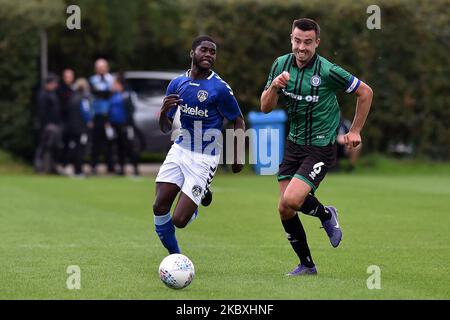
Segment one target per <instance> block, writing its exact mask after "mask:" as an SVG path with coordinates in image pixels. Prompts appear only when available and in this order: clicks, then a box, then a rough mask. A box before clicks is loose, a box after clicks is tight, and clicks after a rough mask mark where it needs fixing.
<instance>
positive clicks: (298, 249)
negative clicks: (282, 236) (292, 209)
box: [281, 214, 314, 268]
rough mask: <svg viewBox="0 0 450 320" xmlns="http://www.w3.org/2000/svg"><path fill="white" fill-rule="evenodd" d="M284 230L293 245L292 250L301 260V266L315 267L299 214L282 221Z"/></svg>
mask: <svg viewBox="0 0 450 320" xmlns="http://www.w3.org/2000/svg"><path fill="white" fill-rule="evenodd" d="M281 222H282V223H283V227H284V230H285V231H286V233H287V234H288V240H289V242H290V243H291V246H292V249H294V251H295V253H296V254H297V256H298V257H299V259H300V262H301V264H303V265H305V266H307V267H308V268H311V267H314V262H313V260H312V257H311V253H310V252H309V247H308V242H307V241H306V233H305V229H303V225H302V223H301V222H300V219H299V217H298V215H297V214H295V216H294V217H292V218H290V219H288V220H281Z"/></svg>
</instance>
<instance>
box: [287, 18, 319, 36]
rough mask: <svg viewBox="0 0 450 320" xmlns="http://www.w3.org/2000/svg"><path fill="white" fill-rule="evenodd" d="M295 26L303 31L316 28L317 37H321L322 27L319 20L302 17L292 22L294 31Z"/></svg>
mask: <svg viewBox="0 0 450 320" xmlns="http://www.w3.org/2000/svg"><path fill="white" fill-rule="evenodd" d="M295 28H298V29H300V30H303V31H309V30H314V31H315V32H316V39H319V38H320V27H319V25H318V24H317V22H315V21H314V20H312V19H308V18H301V19H297V20H294V22H293V23H292V31H294V29H295Z"/></svg>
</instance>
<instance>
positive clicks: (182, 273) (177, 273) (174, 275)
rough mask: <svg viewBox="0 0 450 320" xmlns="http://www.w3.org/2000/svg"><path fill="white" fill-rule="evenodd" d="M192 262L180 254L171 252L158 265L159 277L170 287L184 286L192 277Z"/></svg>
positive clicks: (193, 273) (179, 287)
mask: <svg viewBox="0 0 450 320" xmlns="http://www.w3.org/2000/svg"><path fill="white" fill-rule="evenodd" d="M194 276H195V269H194V264H193V263H192V261H191V260H189V258H188V257H186V256H185V255H182V254H178V253H174V254H171V255H169V256H167V257H165V258H164V259H163V261H161V264H160V265H159V278H160V279H161V281H162V282H163V283H164V284H165V285H166V286H168V287H169V288H172V289H183V288H186V287H187V286H188V285H189V284H190V283H191V282H192V279H194Z"/></svg>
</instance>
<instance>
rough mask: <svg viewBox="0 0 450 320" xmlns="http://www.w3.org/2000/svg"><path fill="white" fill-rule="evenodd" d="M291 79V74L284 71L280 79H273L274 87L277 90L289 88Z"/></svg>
mask: <svg viewBox="0 0 450 320" xmlns="http://www.w3.org/2000/svg"><path fill="white" fill-rule="evenodd" d="M289 78H290V74H289V72H287V71H283V73H281V74H280V75H279V76H278V77H276V78H275V79H273V81H272V86H273V87H275V88H277V89H281V88H284V87H286V86H287V83H288V81H289Z"/></svg>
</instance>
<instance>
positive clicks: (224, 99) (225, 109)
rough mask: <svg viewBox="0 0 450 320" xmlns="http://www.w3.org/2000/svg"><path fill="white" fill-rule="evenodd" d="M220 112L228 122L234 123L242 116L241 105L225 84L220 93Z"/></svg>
mask: <svg viewBox="0 0 450 320" xmlns="http://www.w3.org/2000/svg"><path fill="white" fill-rule="evenodd" d="M217 108H218V110H219V112H220V113H221V114H222V115H223V116H224V117H225V118H227V119H228V120H230V121H234V120H236V118H237V117H239V116H240V115H242V113H241V109H240V108H239V104H238V102H237V100H236V98H235V97H234V93H233V90H232V89H231V87H230V86H229V85H228V84H226V83H224V85H223V86H222V88H221V90H220V93H219V104H218V107H217Z"/></svg>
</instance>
